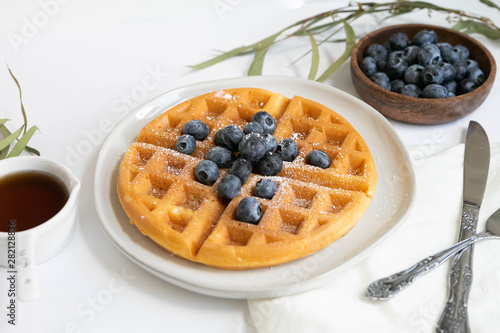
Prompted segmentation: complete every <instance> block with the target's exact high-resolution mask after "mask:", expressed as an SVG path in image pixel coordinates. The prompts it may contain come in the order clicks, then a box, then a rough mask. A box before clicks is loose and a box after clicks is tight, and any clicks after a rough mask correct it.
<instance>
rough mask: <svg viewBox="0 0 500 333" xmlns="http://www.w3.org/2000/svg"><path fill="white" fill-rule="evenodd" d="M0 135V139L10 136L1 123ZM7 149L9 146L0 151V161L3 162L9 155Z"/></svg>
mask: <svg viewBox="0 0 500 333" xmlns="http://www.w3.org/2000/svg"><path fill="white" fill-rule="evenodd" d="M2 120H3V119H2ZM0 134H1V135H2V138H6V137H8V136H9V135H10V131H9V130H8V129H7V127H5V125H4V124H3V123H2V125H0ZM9 148H10V144H9V145H7V147H5V148H3V149H0V160H3V159H4V158H6V157H7V154H8V153H9Z"/></svg>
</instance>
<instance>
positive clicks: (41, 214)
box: [0, 171, 69, 232]
mask: <svg viewBox="0 0 500 333" xmlns="http://www.w3.org/2000/svg"><path fill="white" fill-rule="evenodd" d="M68 197H69V192H68V189H67V187H66V186H65V184H64V183H63V182H62V180H60V179H59V178H57V177H56V176H54V175H52V174H50V173H47V172H43V171H21V172H16V173H13V174H11V175H8V176H5V177H2V178H0V231H3V232H7V231H8V227H9V221H15V223H16V224H15V225H16V232H19V231H24V230H28V229H31V228H34V227H36V226H38V225H40V224H42V223H44V222H46V221H48V220H50V219H51V218H52V217H53V216H54V215H56V214H57V213H58V212H59V211H60V210H61V209H62V208H63V207H64V205H65V204H66V201H68Z"/></svg>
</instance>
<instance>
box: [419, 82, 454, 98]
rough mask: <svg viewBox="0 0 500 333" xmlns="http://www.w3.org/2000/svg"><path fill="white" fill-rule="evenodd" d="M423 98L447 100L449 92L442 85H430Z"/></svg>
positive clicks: (423, 92)
mask: <svg viewBox="0 0 500 333" xmlns="http://www.w3.org/2000/svg"><path fill="white" fill-rule="evenodd" d="M422 97H423V98H446V97H448V90H446V88H445V87H443V86H442V85H440V84H435V83H433V84H429V85H428V86H426V87H425V88H424V90H423V91H422Z"/></svg>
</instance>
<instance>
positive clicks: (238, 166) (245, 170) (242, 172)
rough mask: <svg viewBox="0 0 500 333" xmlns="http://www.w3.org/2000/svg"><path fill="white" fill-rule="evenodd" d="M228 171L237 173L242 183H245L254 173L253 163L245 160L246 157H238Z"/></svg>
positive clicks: (232, 173) (233, 173)
mask: <svg viewBox="0 0 500 333" xmlns="http://www.w3.org/2000/svg"><path fill="white" fill-rule="evenodd" d="M228 173H229V174H231V175H235V176H236V177H238V178H239V179H240V181H241V184H245V183H246V182H247V180H248V177H250V174H251V173H252V163H250V162H249V161H247V160H245V159H244V158H238V159H237V160H236V161H234V162H233V164H232V165H231V167H230V168H229V170H228Z"/></svg>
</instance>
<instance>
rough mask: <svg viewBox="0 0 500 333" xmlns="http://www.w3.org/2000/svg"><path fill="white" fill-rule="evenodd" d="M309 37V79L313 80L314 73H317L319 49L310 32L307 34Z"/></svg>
mask: <svg viewBox="0 0 500 333" xmlns="http://www.w3.org/2000/svg"><path fill="white" fill-rule="evenodd" d="M309 39H310V40H311V52H312V54H311V69H310V70H309V76H308V79H309V80H314V78H315V77H316V74H317V73H318V65H319V50H318V43H316V39H314V36H313V35H312V34H309Z"/></svg>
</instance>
